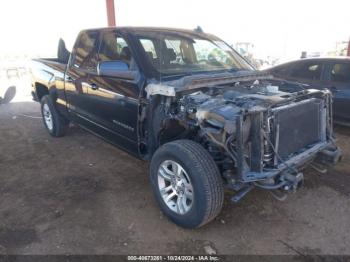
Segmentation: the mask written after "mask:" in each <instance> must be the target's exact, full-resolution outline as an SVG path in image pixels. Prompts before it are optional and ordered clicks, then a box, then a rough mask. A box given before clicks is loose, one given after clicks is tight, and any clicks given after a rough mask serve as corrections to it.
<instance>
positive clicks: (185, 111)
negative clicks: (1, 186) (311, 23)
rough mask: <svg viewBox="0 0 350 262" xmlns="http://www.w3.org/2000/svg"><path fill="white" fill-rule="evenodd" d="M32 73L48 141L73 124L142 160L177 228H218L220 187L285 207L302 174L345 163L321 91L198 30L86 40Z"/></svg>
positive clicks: (129, 32) (84, 36)
mask: <svg viewBox="0 0 350 262" xmlns="http://www.w3.org/2000/svg"><path fill="white" fill-rule="evenodd" d="M32 75H33V82H32V88H33V96H34V99H35V100H36V101H40V103H41V110H42V116H43V122H44V124H45V127H46V128H47V130H48V132H49V133H50V134H51V135H52V136H54V137H60V136H63V135H64V134H65V133H66V131H67V129H68V126H69V123H70V122H74V123H76V124H78V125H80V126H81V127H83V128H85V129H87V130H88V131H91V132H92V133H94V134H96V135H98V136H100V137H102V138H103V139H105V140H107V141H108V142H110V143H112V144H114V145H116V146H118V147H120V148H122V149H124V150H126V151H128V152H129V153H130V154H132V155H134V156H136V157H138V158H141V159H144V160H147V161H150V178H151V185H152V188H153V191H154V194H155V197H156V200H157V202H158V203H159V206H160V208H161V209H162V210H163V212H164V213H165V214H166V215H167V216H168V217H169V218H170V219H171V220H172V221H173V222H175V223H176V224H178V225H181V226H183V227H187V228H196V227H200V226H202V225H204V224H206V223H208V222H209V221H211V220H212V219H213V218H215V217H216V216H217V214H218V213H219V212H220V210H221V207H222V204H223V200H224V189H225V188H226V189H229V190H232V191H233V192H235V194H234V195H233V197H232V200H233V201H239V200H240V199H241V198H242V197H243V196H244V195H245V194H246V193H248V192H249V191H250V190H251V189H253V188H255V187H258V188H263V189H267V190H270V192H271V193H272V194H273V195H274V196H276V197H277V198H284V197H285V196H286V194H287V193H288V192H291V191H295V190H296V189H297V187H298V186H299V185H300V184H301V182H302V180H303V173H302V170H303V169H304V168H305V167H306V166H311V167H313V168H315V169H316V170H319V171H324V170H325V168H326V167H327V166H329V165H332V164H335V163H336V162H337V161H338V160H339V159H340V157H341V153H340V150H339V149H338V147H337V146H336V144H335V139H334V136H333V129H332V106H331V103H332V97H331V94H330V92H329V91H328V90H315V89H305V87H304V86H303V85H301V84H299V83H294V82H290V81H286V80H283V79H278V78H274V77H272V76H270V75H268V74H266V73H265V74H264V73H261V72H257V71H255V70H254V69H253V68H252V66H251V65H250V64H249V63H248V62H247V61H245V60H244V59H243V58H242V57H241V56H240V55H238V54H237V52H235V51H234V50H233V49H232V48H231V47H230V46H229V45H227V44H226V43H225V42H223V41H222V40H221V39H219V38H217V37H216V36H213V35H210V34H205V33H203V31H201V30H193V31H191V30H182V29H166V28H132V27H121V28H102V29H92V30H84V31H82V32H81V33H80V34H79V36H78V38H77V41H76V43H75V45H74V48H73V50H72V53H69V52H68V51H67V50H66V48H65V45H64V42H63V41H61V42H60V44H59V51H58V58H57V59H35V60H34V61H33V66H32Z"/></svg>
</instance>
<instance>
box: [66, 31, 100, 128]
mask: <svg viewBox="0 0 350 262" xmlns="http://www.w3.org/2000/svg"><path fill="white" fill-rule="evenodd" d="M98 41H99V32H98V31H83V32H81V33H80V34H79V36H78V38H77V41H76V43H75V45H74V52H73V54H72V57H71V61H70V62H69V65H68V67H67V71H66V74H65V93H66V99H67V108H68V110H69V112H70V114H71V115H72V117H73V118H74V119H75V121H77V122H78V123H80V124H85V122H86V119H90V118H91V110H92V108H91V103H90V101H89V96H88V83H89V79H90V78H91V74H95V73H96V69H97V49H98V46H99V45H98Z"/></svg>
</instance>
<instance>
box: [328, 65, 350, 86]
mask: <svg viewBox="0 0 350 262" xmlns="http://www.w3.org/2000/svg"><path fill="white" fill-rule="evenodd" d="M331 81H335V82H340V83H350V63H349V64H348V63H338V64H334V65H333V67H332V70H331Z"/></svg>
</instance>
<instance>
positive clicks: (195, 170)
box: [150, 140, 224, 228]
mask: <svg viewBox="0 0 350 262" xmlns="http://www.w3.org/2000/svg"><path fill="white" fill-rule="evenodd" d="M173 163H175V164H173ZM177 164H178V165H177ZM174 167H175V168H174ZM181 168H182V171H181V172H176V170H179V169H181ZM173 171H174V172H173ZM171 172H173V173H178V174H179V173H181V174H182V175H181V174H180V177H182V179H180V180H177V179H175V182H174V179H173V178H171V179H170V180H169V177H173V176H172V175H169V174H170V173H171ZM164 174H165V175H164ZM150 176H151V184H152V188H153V191H154V195H155V198H156V200H157V202H158V204H159V206H160V208H161V210H162V211H163V212H164V214H165V215H166V216H167V217H168V218H169V219H170V220H171V221H173V222H174V223H175V224H177V225H179V226H181V227H185V228H198V227H201V226H203V225H205V224H207V223H208V222H210V221H211V220H213V219H214V218H215V217H216V216H217V215H218V214H219V212H220V211H221V208H222V204H223V201H224V187H223V181H222V178H221V175H220V172H219V170H218V167H217V165H216V164H215V162H214V160H213V158H212V157H211V156H210V154H209V153H208V152H207V151H206V150H205V149H204V148H203V147H202V146H201V145H200V144H198V143H195V142H193V141H191V140H176V141H173V142H170V143H167V144H164V145H162V146H161V147H160V148H159V149H158V150H157V151H156V152H155V154H154V155H153V157H152V161H151V166H150ZM170 181H171V182H170ZM178 181H180V182H178ZM181 181H184V183H182V184H181ZM178 183H180V186H177V185H179V184H178ZM181 185H182V186H183V185H185V186H184V187H181ZM169 188H170V189H169ZM174 188H175V189H176V190H175V189H174ZM179 188H180V189H179ZM191 191H192V194H191ZM166 192H167V193H166ZM174 193H175V194H177V195H176V196H174ZM167 194H168V195H167ZM170 195H173V198H171V199H170ZM191 198H192V200H191ZM165 199H170V200H169V201H166V200H165Z"/></svg>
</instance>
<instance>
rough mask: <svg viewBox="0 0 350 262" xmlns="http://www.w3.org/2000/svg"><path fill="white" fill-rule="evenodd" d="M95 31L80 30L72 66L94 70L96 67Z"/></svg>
mask: <svg viewBox="0 0 350 262" xmlns="http://www.w3.org/2000/svg"><path fill="white" fill-rule="evenodd" d="M97 39H98V33H97V32H88V31H87V32H82V33H81V34H80V35H79V39H78V42H77V43H76V45H75V58H74V62H73V66H74V67H77V68H80V69H86V70H89V71H95V70H96V68H97V57H96V55H97V54H96V45H97Z"/></svg>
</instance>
